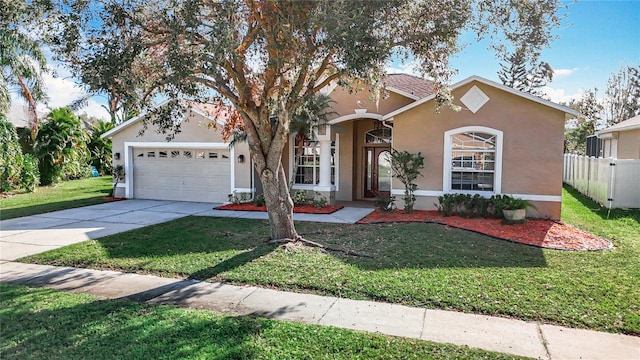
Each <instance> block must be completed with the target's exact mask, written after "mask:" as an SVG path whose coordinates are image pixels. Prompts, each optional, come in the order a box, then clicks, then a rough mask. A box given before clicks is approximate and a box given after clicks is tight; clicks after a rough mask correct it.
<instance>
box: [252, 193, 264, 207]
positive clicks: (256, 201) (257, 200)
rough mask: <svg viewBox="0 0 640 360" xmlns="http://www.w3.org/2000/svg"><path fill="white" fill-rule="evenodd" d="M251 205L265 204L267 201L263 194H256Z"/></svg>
mask: <svg viewBox="0 0 640 360" xmlns="http://www.w3.org/2000/svg"><path fill="white" fill-rule="evenodd" d="M253 205H255V206H265V205H267V203H266V202H265V201H264V194H259V195H256V197H255V198H254V199H253Z"/></svg>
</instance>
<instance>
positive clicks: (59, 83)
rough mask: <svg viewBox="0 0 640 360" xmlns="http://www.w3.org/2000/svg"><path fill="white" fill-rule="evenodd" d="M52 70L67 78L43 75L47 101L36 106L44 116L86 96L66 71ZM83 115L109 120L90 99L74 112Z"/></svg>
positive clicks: (107, 115) (103, 110) (15, 99)
mask: <svg viewBox="0 0 640 360" xmlns="http://www.w3.org/2000/svg"><path fill="white" fill-rule="evenodd" d="M52 70H54V72H56V73H57V74H58V75H62V74H65V75H67V77H59V76H58V77H54V76H53V75H51V74H44V76H43V80H44V83H45V87H46V94H47V96H48V98H49V100H48V102H47V104H40V105H39V106H38V111H40V112H42V113H44V114H46V113H48V112H49V111H50V110H51V109H55V108H59V107H63V106H68V105H70V104H71V103H72V102H73V101H74V100H77V99H79V98H81V97H83V96H86V92H85V91H84V89H82V88H81V87H80V86H78V85H77V84H76V83H75V82H74V81H73V80H71V78H70V77H69V76H68V75H69V73H68V71H67V70H66V69H63V68H55V69H52ZM13 98H14V99H13V101H16V102H18V103H21V102H22V100H21V99H18V98H17V96H14V97H13ZM83 113H86V114H87V115H88V116H93V117H97V118H99V119H102V120H109V119H110V117H109V113H108V112H107V111H106V110H105V109H104V108H103V107H102V106H100V104H98V103H97V102H96V101H95V100H94V99H92V98H90V99H89V101H88V104H87V105H86V106H85V107H83V108H82V109H79V110H78V111H76V114H78V115H80V114H83Z"/></svg>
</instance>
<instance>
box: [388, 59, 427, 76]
mask: <svg viewBox="0 0 640 360" xmlns="http://www.w3.org/2000/svg"><path fill="white" fill-rule="evenodd" d="M393 65H396V66H393ZM416 65H417V64H416V62H415V61H411V62H410V63H407V64H391V65H388V66H387V67H386V68H385V71H386V72H387V74H409V75H415V76H420V74H419V73H418V71H417V70H416V69H417V66H416Z"/></svg>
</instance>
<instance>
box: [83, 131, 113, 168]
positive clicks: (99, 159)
mask: <svg viewBox="0 0 640 360" xmlns="http://www.w3.org/2000/svg"><path fill="white" fill-rule="evenodd" d="M114 127H115V125H114V124H113V123H111V122H105V121H98V122H97V123H95V124H92V125H91V127H90V129H89V132H90V134H89V141H88V142H87V149H88V150H89V154H90V160H89V163H90V164H91V165H92V166H95V168H96V170H97V171H98V173H100V174H101V175H105V174H110V173H111V162H112V161H111V149H112V148H111V139H103V138H101V137H100V136H101V135H102V134H104V133H106V132H107V131H109V130H111V129H113V128H114Z"/></svg>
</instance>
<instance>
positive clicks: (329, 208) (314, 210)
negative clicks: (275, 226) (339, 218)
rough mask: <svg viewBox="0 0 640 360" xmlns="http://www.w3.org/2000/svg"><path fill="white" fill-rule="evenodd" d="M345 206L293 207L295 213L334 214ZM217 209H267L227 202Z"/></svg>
mask: <svg viewBox="0 0 640 360" xmlns="http://www.w3.org/2000/svg"><path fill="white" fill-rule="evenodd" d="M343 207H344V206H337V205H327V206H324V207H322V208H320V209H318V208H315V207H313V205H296V206H294V207H293V212H294V213H301V214H332V213H334V212H336V211H338V210H340V209H342V208H343ZM216 209H217V210H236V211H267V207H266V206H255V205H253V204H227V205H222V206H218V207H217V208H216Z"/></svg>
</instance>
